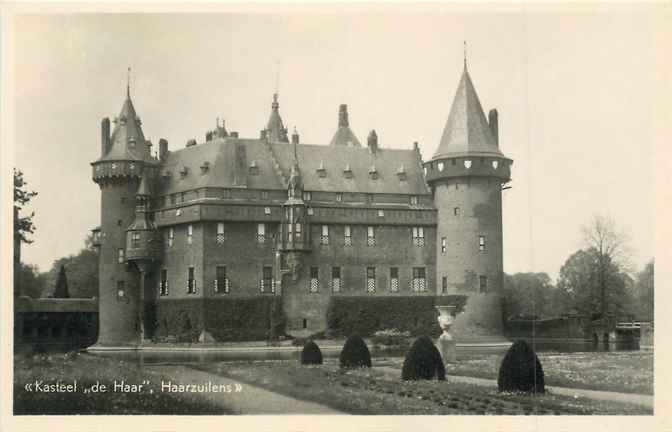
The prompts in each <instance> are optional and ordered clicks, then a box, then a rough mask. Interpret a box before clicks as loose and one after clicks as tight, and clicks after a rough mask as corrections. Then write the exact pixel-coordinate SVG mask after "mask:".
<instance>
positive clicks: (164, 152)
mask: <svg viewBox="0 0 672 432" xmlns="http://www.w3.org/2000/svg"><path fill="white" fill-rule="evenodd" d="M167 157H168V141H167V140H166V139H164V138H161V139H160V140H159V160H160V161H162V162H163V161H164V160H166V158H167Z"/></svg>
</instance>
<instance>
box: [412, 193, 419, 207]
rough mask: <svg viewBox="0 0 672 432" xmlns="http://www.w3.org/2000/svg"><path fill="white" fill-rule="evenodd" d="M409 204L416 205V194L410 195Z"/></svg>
mask: <svg viewBox="0 0 672 432" xmlns="http://www.w3.org/2000/svg"><path fill="white" fill-rule="evenodd" d="M411 205H418V196H417V195H411Z"/></svg>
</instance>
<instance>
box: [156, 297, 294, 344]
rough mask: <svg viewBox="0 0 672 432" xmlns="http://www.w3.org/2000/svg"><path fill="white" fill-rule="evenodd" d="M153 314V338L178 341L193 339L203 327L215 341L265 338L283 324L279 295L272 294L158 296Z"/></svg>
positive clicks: (279, 330)
mask: <svg viewBox="0 0 672 432" xmlns="http://www.w3.org/2000/svg"><path fill="white" fill-rule="evenodd" d="M155 316H156V326H155V327H156V331H155V334H156V339H158V340H166V339H173V340H175V341H177V342H196V341H197V340H198V337H199V336H200V335H201V333H202V332H203V330H204V329H205V330H206V331H207V332H208V333H210V335H211V336H212V337H214V339H215V340H216V341H218V342H230V341H250V340H265V339H268V338H269V337H270V338H276V337H278V336H280V335H283V334H284V325H285V319H284V315H283V311H282V304H281V298H280V297H271V296H269V297H225V298H214V299H213V298H209V299H180V300H159V301H158V302H157V303H156V312H155ZM271 323H272V324H273V329H272V331H269V329H270V327H271Z"/></svg>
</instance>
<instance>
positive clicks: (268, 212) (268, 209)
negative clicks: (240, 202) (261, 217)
mask: <svg viewBox="0 0 672 432" xmlns="http://www.w3.org/2000/svg"><path fill="white" fill-rule="evenodd" d="M264 214H266V215H270V214H271V208H270V207H264Z"/></svg>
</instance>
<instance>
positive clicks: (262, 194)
mask: <svg viewBox="0 0 672 432" xmlns="http://www.w3.org/2000/svg"><path fill="white" fill-rule="evenodd" d="M261 199H263V200H266V199H268V191H261Z"/></svg>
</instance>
